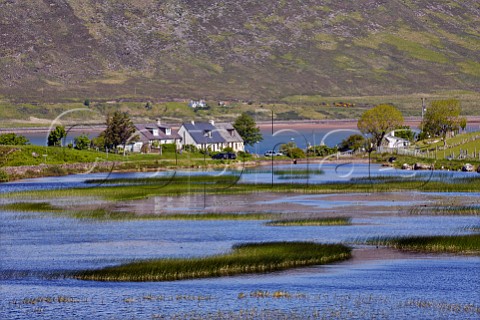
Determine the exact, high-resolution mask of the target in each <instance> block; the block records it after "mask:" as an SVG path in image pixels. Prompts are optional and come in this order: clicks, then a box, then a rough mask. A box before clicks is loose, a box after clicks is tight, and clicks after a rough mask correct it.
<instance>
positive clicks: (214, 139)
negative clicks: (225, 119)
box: [183, 122, 225, 144]
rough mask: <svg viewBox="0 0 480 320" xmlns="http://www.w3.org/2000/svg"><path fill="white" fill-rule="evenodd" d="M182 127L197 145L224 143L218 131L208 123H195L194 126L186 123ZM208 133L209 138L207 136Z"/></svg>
mask: <svg viewBox="0 0 480 320" xmlns="http://www.w3.org/2000/svg"><path fill="white" fill-rule="evenodd" d="M183 126H184V127H185V129H186V130H187V131H188V133H189V134H190V135H191V136H192V138H193V140H195V142H196V143H198V144H202V143H224V142H225V139H224V138H223V137H222V135H221V134H220V132H219V130H218V129H217V128H216V127H215V126H214V125H212V124H211V123H209V122H195V124H192V123H191V122H186V123H184V124H183ZM209 132H210V134H211V136H209V134H208V133H209Z"/></svg>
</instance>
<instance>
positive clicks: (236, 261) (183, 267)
mask: <svg viewBox="0 0 480 320" xmlns="http://www.w3.org/2000/svg"><path fill="white" fill-rule="evenodd" d="M350 257H351V249H350V248H348V247H346V246H344V245H340V244H317V243H312V242H266V243H250V244H242V245H237V246H234V247H233V251H232V252H231V253H227V254H223V255H217V256H211V257H201V258H191V259H159V260H147V261H139V262H133V263H129V264H125V265H120V266H113V267H107V268H103V269H100V270H86V271H82V272H79V273H77V274H75V275H73V277H74V278H77V279H81V280H94V281H173V280H183V279H197V278H210V277H222V276H233V275H238V274H246V273H267V272H272V271H279V270H285V269H289V268H298V267H304V266H310V265H320V264H326V263H331V262H335V261H342V260H345V259H348V258H350Z"/></svg>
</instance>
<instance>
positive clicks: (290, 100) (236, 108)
mask: <svg viewBox="0 0 480 320" xmlns="http://www.w3.org/2000/svg"><path fill="white" fill-rule="evenodd" d="M422 97H425V98H427V101H433V100H441V99H450V98H456V99H458V100H460V102H461V104H462V110H463V111H462V114H463V115H466V116H478V115H479V114H480V105H479V104H478V103H477V102H478V100H479V98H480V93H478V92H472V91H451V92H438V93H436V94H410V95H382V96H343V97H342V96H335V97H328V96H321V95H297V96H288V97H285V98H283V99H281V100H278V101H258V102H252V103H246V102H231V103H229V105H228V106H227V107H223V106H218V105H217V101H207V103H208V104H209V106H210V108H209V109H208V110H197V111H195V110H193V109H192V108H190V107H188V102H187V101H185V102H154V103H153V105H152V109H146V108H145V107H144V106H145V103H146V100H145V101H143V100H141V99H140V100H139V101H137V102H131V101H122V102H120V101H118V102H114V103H107V102H106V101H105V100H104V101H98V102H92V106H91V107H90V108H85V106H83V105H82V102H81V101H74V102H65V103H41V104H35V105H33V104H26V103H13V102H7V101H0V127H4V128H10V127H31V126H43V127H45V126H49V125H50V123H52V121H53V120H54V119H55V118H57V117H58V116H61V122H62V124H64V125H66V127H67V128H68V127H69V126H72V125H77V124H87V125H88V124H103V123H104V122H105V120H104V119H105V116H106V115H107V114H108V113H109V112H112V111H115V110H120V111H124V112H127V113H129V114H130V116H131V118H132V119H133V120H134V122H135V123H148V122H155V120H156V118H158V117H161V118H162V119H163V120H164V121H166V122H169V123H176V124H179V123H181V122H184V121H190V120H191V119H197V120H210V119H216V120H217V121H218V120H221V121H234V120H235V118H236V117H237V116H238V115H239V114H240V113H242V112H247V113H249V114H251V115H252V116H253V117H254V118H255V120H257V121H265V120H270V119H271V116H272V112H273V117H274V119H275V120H279V121H280V120H281V121H284V120H304V119H312V120H325V119H353V118H358V117H360V115H361V114H362V113H363V112H364V111H365V110H367V109H369V108H371V107H373V106H375V105H378V104H392V105H394V106H396V107H397V108H399V110H400V111H402V113H403V115H404V116H405V117H408V116H418V117H419V116H421V100H420V99H421V98H422ZM339 103H343V104H348V105H349V106H348V107H344V106H336V104H337V105H338V104H339Z"/></svg>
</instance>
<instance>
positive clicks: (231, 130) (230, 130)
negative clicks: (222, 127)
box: [228, 129, 234, 137]
mask: <svg viewBox="0 0 480 320" xmlns="http://www.w3.org/2000/svg"><path fill="white" fill-rule="evenodd" d="M228 133H230V137H233V135H234V133H233V129H228Z"/></svg>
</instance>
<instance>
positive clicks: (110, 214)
mask: <svg viewBox="0 0 480 320" xmlns="http://www.w3.org/2000/svg"><path fill="white" fill-rule="evenodd" d="M68 215H69V216H71V217H73V218H76V219H91V220H99V221H108V220H185V221H213V220H233V221H235V220H268V219H272V217H277V216H278V214H275V213H182V214H136V213H133V212H124V211H112V210H109V209H105V208H97V209H93V210H80V211H72V212H70V213H68Z"/></svg>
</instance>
